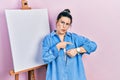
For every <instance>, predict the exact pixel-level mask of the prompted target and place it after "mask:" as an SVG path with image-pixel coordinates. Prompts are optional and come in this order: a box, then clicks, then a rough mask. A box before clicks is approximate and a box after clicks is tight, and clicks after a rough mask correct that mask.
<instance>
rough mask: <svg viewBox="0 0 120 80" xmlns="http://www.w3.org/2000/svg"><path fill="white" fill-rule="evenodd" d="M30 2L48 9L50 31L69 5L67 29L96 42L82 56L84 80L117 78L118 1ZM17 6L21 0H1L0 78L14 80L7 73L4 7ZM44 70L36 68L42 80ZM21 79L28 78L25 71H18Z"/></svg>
mask: <svg viewBox="0 0 120 80" xmlns="http://www.w3.org/2000/svg"><path fill="white" fill-rule="evenodd" d="M29 5H30V6H31V7H32V8H33V9H42V8H47V9H48V12H49V21H50V26H51V28H52V30H53V29H55V20H56V16H57V14H58V13H59V12H60V11H62V10H63V9H65V8H69V9H70V10H71V14H72V16H73V24H72V27H71V29H70V31H72V32H76V33H78V34H80V35H84V36H87V37H88V38H90V39H92V40H94V41H96V43H97V45H98V48H97V50H96V52H94V53H93V54H91V55H84V56H83V62H84V66H85V71H86V76H87V80H120V77H119V75H120V62H119V60H120V59H119V58H120V53H119V50H120V35H119V34H120V0H29ZM20 7H21V2H20V0H0V80H14V76H10V75H9V71H10V70H11V69H13V63H12V55H11V50H10V43H9V36H8V30H7V24H6V19H5V12H4V10H5V9H20ZM45 71H46V70H45V68H41V69H38V70H36V77H37V80H45ZM20 80H27V73H21V74H20Z"/></svg>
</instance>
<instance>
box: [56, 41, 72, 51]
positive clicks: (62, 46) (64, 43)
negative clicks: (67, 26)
mask: <svg viewBox="0 0 120 80" xmlns="http://www.w3.org/2000/svg"><path fill="white" fill-rule="evenodd" d="M67 44H72V43H71V42H59V43H58V44H57V45H56V47H57V48H58V50H60V48H66V45H67Z"/></svg>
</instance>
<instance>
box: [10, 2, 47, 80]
mask: <svg viewBox="0 0 120 80" xmlns="http://www.w3.org/2000/svg"><path fill="white" fill-rule="evenodd" d="M21 4H22V8H21V9H22V10H29V9H31V7H29V6H28V2H27V0H21ZM44 66H46V65H42V66H38V67H34V68H31V69H27V70H23V71H20V72H14V70H10V75H14V76H15V80H19V74H20V73H22V72H28V80H36V79H35V70H36V69H38V68H41V67H44Z"/></svg>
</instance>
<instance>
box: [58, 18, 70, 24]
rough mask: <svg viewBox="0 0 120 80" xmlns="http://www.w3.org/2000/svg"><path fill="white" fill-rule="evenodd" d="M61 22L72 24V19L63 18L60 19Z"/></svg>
mask: <svg viewBox="0 0 120 80" xmlns="http://www.w3.org/2000/svg"><path fill="white" fill-rule="evenodd" d="M59 21H64V22H66V23H70V18H68V17H61V18H60V19H59Z"/></svg>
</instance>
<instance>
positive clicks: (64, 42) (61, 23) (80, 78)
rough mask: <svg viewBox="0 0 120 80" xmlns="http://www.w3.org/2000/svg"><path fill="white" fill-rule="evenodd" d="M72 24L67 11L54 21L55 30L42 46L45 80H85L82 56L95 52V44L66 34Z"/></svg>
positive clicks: (72, 34)
mask: <svg viewBox="0 0 120 80" xmlns="http://www.w3.org/2000/svg"><path fill="white" fill-rule="evenodd" d="M71 24H72V16H71V14H70V10H69V9H65V10H64V11H62V12H61V13H60V14H59V15H58V17H57V20H56V30H54V31H53V32H51V33H50V34H49V35H47V36H46V37H45V38H44V40H43V44H42V48H43V49H42V50H43V51H42V58H43V61H44V62H45V63H46V64H48V66H47V73H46V80H86V77H85V73H84V68H83V63H82V55H83V54H85V53H87V54H90V53H91V52H93V51H95V50H96V47H97V46H96V43H95V42H93V41H90V40H89V39H87V38H85V37H83V36H79V35H77V34H75V33H70V32H67V30H68V29H69V28H70V25H71Z"/></svg>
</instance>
